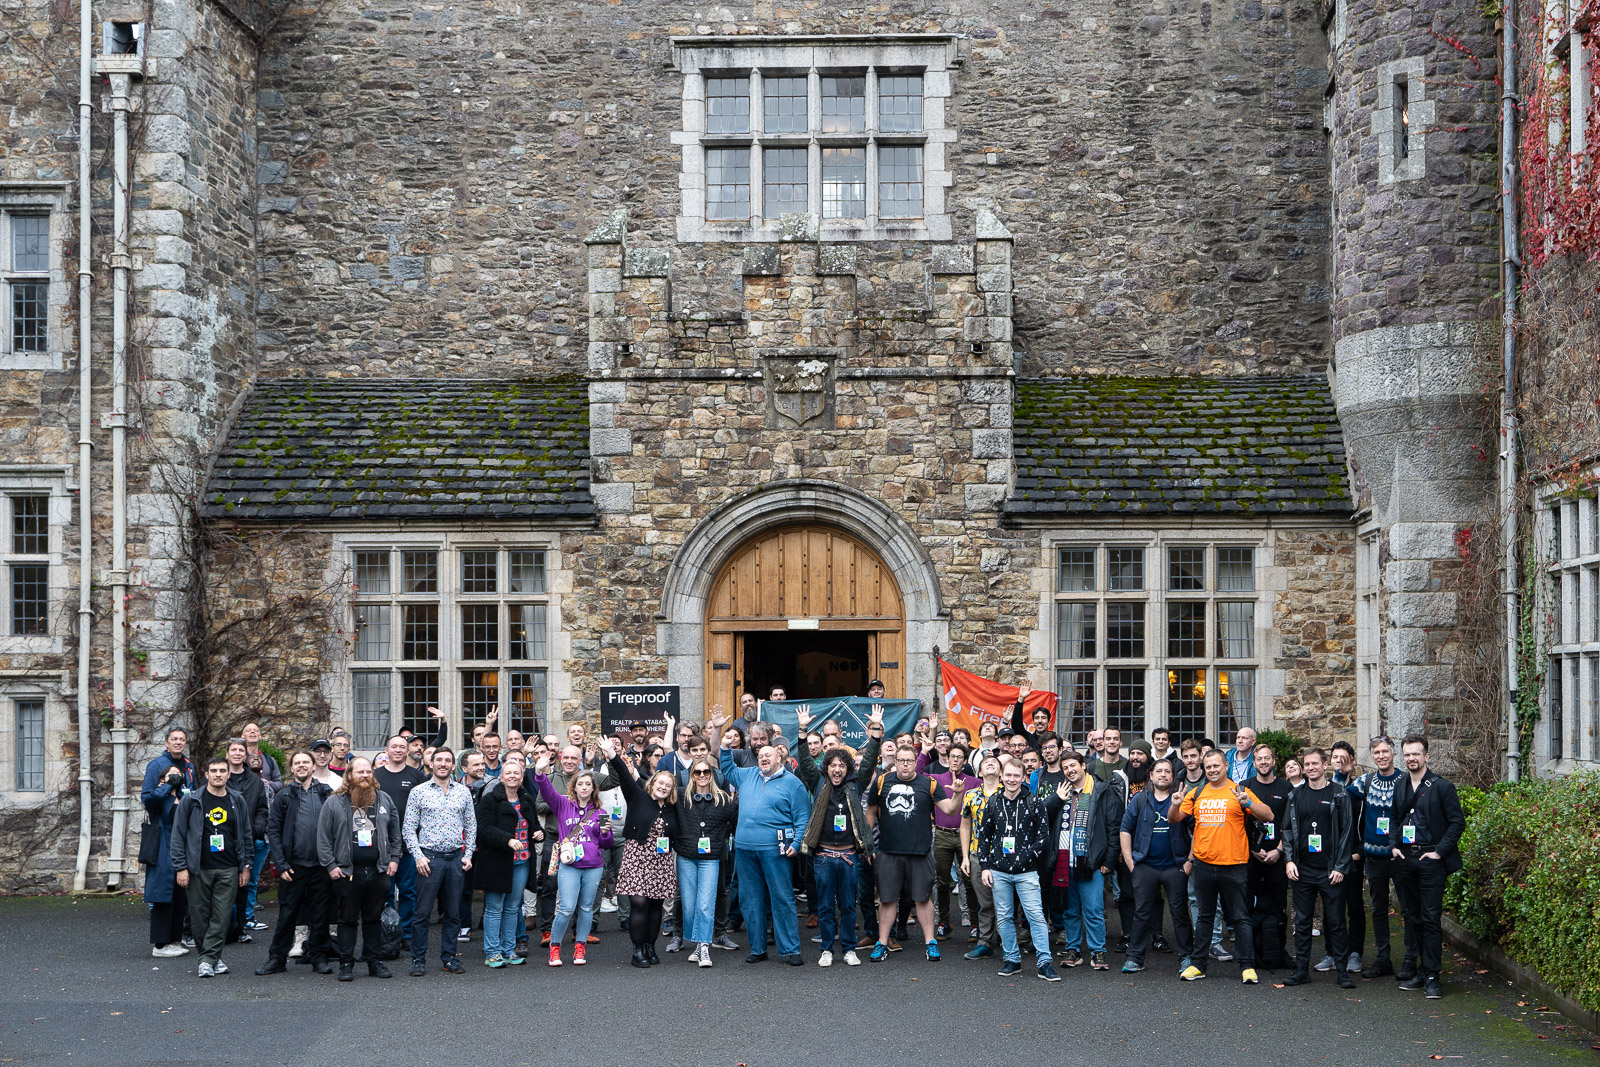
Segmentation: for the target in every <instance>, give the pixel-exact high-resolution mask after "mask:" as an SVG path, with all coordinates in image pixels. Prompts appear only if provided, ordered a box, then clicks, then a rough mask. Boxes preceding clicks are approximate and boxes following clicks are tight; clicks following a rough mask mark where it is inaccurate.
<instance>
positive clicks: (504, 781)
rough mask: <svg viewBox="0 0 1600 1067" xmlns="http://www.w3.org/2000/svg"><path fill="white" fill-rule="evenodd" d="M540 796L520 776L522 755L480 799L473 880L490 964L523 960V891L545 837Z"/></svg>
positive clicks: (507, 764)
mask: <svg viewBox="0 0 1600 1067" xmlns="http://www.w3.org/2000/svg"><path fill="white" fill-rule="evenodd" d="M537 807H538V798H537V797H536V796H535V794H534V792H533V790H532V789H531V788H529V786H528V783H527V781H526V780H525V779H524V778H523V774H522V759H521V758H520V757H516V756H513V757H509V758H507V760H506V762H505V765H504V766H503V767H502V768H501V770H500V778H499V780H497V781H491V782H490V783H489V784H487V785H486V786H484V787H483V793H482V794H481V795H480V796H479V797H478V849H477V851H476V852H475V853H474V854H473V857H472V860H473V863H472V871H473V874H474V878H473V881H474V882H475V883H476V885H477V887H478V888H479V889H482V890H483V956H484V964H485V965H486V966H489V967H503V966H505V965H506V964H508V963H512V964H515V963H521V962H523V959H524V957H523V956H522V955H521V954H519V953H518V952H517V951H516V947H517V944H518V943H519V942H520V941H521V940H522V939H523V936H524V935H523V932H522V931H523V923H522V891H523V889H525V888H526V887H527V885H528V871H529V868H530V866H531V864H532V858H533V856H535V855H536V854H537V853H538V850H537V849H535V848H534V847H533V845H534V844H535V843H536V842H539V841H542V840H544V832H543V831H542V830H541V829H540V828H539V815H538V811H537V810H536V809H537Z"/></svg>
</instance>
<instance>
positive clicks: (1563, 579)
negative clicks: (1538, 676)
mask: <svg viewBox="0 0 1600 1067" xmlns="http://www.w3.org/2000/svg"><path fill="white" fill-rule="evenodd" d="M1588 477H1589V479H1590V482H1589V488H1587V489H1584V490H1583V491H1582V492H1581V493H1570V492H1564V491H1561V490H1559V489H1556V488H1549V489H1546V490H1545V491H1544V492H1542V493H1541V494H1540V495H1539V497H1538V498H1537V499H1538V511H1537V512H1536V514H1537V516H1538V518H1539V521H1538V522H1537V523H1536V525H1535V528H1536V530H1537V531H1538V537H1539V548H1540V552H1541V555H1542V557H1543V559H1544V561H1545V567H1544V570H1545V574H1546V576H1547V577H1548V579H1549V584H1548V585H1547V586H1546V590H1545V591H1546V594H1547V596H1548V597H1549V600H1548V610H1544V611H1538V612H1535V615H1536V617H1537V618H1539V619H1540V620H1541V630H1542V631H1543V632H1542V633H1541V634H1540V638H1541V640H1542V641H1543V642H1544V645H1545V651H1546V655H1547V656H1548V657H1549V658H1548V660H1547V661H1546V667H1547V673H1546V675H1545V691H1544V715H1543V717H1542V718H1541V720H1540V722H1539V726H1538V729H1537V730H1536V731H1535V735H1534V752H1535V759H1536V760H1539V761H1540V762H1541V763H1545V764H1554V765H1556V766H1558V767H1561V768H1568V767H1575V766H1579V765H1590V764H1595V763H1597V762H1600V739H1597V738H1596V736H1595V731H1596V730H1600V495H1597V492H1596V490H1595V488H1594V484H1595V483H1594V479H1595V478H1596V477H1600V468H1596V469H1593V470H1591V471H1589V472H1588Z"/></svg>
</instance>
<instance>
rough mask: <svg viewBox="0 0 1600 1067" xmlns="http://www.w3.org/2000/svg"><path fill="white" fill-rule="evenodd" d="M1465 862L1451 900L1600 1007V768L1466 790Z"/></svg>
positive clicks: (1482, 932)
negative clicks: (1598, 769) (1568, 774)
mask: <svg viewBox="0 0 1600 1067" xmlns="http://www.w3.org/2000/svg"><path fill="white" fill-rule="evenodd" d="M1461 801H1462V808H1463V810H1464V811H1465V813H1466V816H1467V830H1466V833H1465V834H1464V835H1463V836H1462V838H1461V857H1462V860H1463V861H1464V862H1465V867H1464V868H1463V869H1462V871H1461V873H1460V874H1459V875H1457V876H1456V877H1455V878H1453V879H1451V881H1450V888H1449V891H1448V895H1447V898H1446V902H1445V903H1446V906H1447V907H1448V908H1449V909H1450V910H1452V911H1454V912H1455V914H1456V917H1457V918H1458V919H1459V920H1460V921H1461V925H1463V926H1465V927H1466V928H1467V929H1468V930H1470V931H1471V932H1472V933H1474V934H1476V935H1477V936H1478V937H1481V938H1484V939H1485V940H1488V941H1492V942H1494V943H1496V944H1498V945H1500V946H1501V947H1502V948H1504V949H1505V950H1506V952H1508V953H1509V954H1510V955H1512V956H1513V957H1515V958H1516V959H1517V960H1518V961H1520V962H1521V963H1523V964H1526V965H1527V966H1529V967H1532V968H1534V969H1535V970H1537V971H1538V972H1539V973H1540V974H1542V975H1544V977H1545V978H1546V979H1547V980H1549V981H1550V982H1551V983H1553V984H1554V985H1555V986H1556V987H1557V988H1559V989H1561V990H1562V991H1563V992H1565V993H1566V994H1567V995H1569V996H1571V997H1572V998H1573V999H1575V1000H1577V1001H1578V1002H1579V1003H1581V1004H1582V1005H1583V1006H1584V1007H1586V1008H1589V1009H1590V1010H1594V1011H1600V774H1595V773H1593V772H1587V773H1583V774H1575V775H1572V776H1570V777H1567V778H1545V779H1536V780H1534V781H1530V782H1519V783H1516V784H1514V785H1510V784H1502V785H1499V786H1496V787H1495V788H1494V789H1493V790H1491V791H1489V792H1487V793H1485V792H1481V791H1479V790H1476V789H1466V788H1463V789H1462V790H1461Z"/></svg>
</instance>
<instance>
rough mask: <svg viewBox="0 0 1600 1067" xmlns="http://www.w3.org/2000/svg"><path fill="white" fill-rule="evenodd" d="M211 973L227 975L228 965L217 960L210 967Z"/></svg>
mask: <svg viewBox="0 0 1600 1067" xmlns="http://www.w3.org/2000/svg"><path fill="white" fill-rule="evenodd" d="M211 973H212V974H227V973H228V965H227V964H226V963H223V962H222V961H221V960H218V961H217V962H216V963H213V964H212V965H211Z"/></svg>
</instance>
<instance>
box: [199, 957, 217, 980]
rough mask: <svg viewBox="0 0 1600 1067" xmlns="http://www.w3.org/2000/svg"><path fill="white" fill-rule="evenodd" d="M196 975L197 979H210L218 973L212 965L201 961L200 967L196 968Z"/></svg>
mask: <svg viewBox="0 0 1600 1067" xmlns="http://www.w3.org/2000/svg"><path fill="white" fill-rule="evenodd" d="M194 973H195V977H197V978H210V977H211V976H212V975H214V974H216V973H217V972H216V971H215V970H213V969H212V966H211V964H209V963H207V962H206V961H205V960H201V961H200V966H198V967H196V968H195V971H194Z"/></svg>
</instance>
